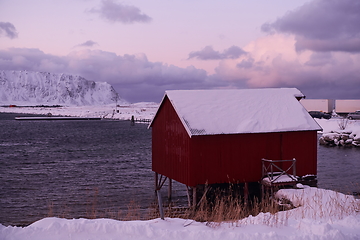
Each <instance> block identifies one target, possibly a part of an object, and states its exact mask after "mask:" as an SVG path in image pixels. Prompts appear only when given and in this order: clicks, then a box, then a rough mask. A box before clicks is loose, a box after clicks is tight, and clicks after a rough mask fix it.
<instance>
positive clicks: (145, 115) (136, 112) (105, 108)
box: [0, 102, 159, 120]
mask: <svg viewBox="0 0 360 240" xmlns="http://www.w3.org/2000/svg"><path fill="white" fill-rule="evenodd" d="M158 106H159V104H158V103H152V102H140V103H133V104H121V105H118V106H115V104H111V105H99V106H96V105H95V106H69V107H0V112H2V113H19V114H41V115H48V114H51V115H52V116H69V117H89V118H92V117H96V118H98V117H100V118H104V119H114V120H130V119H131V117H132V116H134V118H135V119H152V118H153V116H154V115H155V112H156V110H157V108H158Z"/></svg>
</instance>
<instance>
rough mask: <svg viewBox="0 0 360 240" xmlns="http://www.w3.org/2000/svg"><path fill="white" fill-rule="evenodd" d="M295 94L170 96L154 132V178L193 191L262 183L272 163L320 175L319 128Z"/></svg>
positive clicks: (277, 91)
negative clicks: (266, 163)
mask: <svg viewBox="0 0 360 240" xmlns="http://www.w3.org/2000/svg"><path fill="white" fill-rule="evenodd" d="M302 97H304V96H303V94H302V93H301V92H300V91H299V90H297V89H295V88H280V89H240V90H176V91H166V93H165V96H164V98H163V100H162V102H161V104H160V106H159V109H158V111H157V113H156V115H155V117H154V119H153V121H152V122H151V124H150V127H152V170H153V171H154V172H155V173H157V174H161V175H163V176H165V177H168V178H169V179H174V180H176V181H178V182H180V183H183V184H185V185H187V186H190V187H196V186H197V185H203V184H214V183H248V182H258V181H260V180H261V177H262V162H261V160H262V159H263V158H266V159H277V160H281V159H293V158H296V161H297V162H296V165H297V166H296V168H297V175H298V176H303V175H307V174H312V175H316V174H317V131H318V130H321V128H320V127H319V125H318V124H317V123H316V122H315V121H314V120H313V118H312V117H311V116H310V115H309V114H308V112H307V111H306V110H305V108H304V107H303V106H302V105H301V104H300V102H299V101H298V100H299V99H300V98H302Z"/></svg>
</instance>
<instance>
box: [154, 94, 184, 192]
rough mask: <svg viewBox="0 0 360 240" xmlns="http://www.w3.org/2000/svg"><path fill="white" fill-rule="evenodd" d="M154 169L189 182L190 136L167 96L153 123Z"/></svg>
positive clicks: (172, 177) (178, 179) (182, 181)
mask: <svg viewBox="0 0 360 240" xmlns="http://www.w3.org/2000/svg"><path fill="white" fill-rule="evenodd" d="M152 170H153V171H154V172H157V173H160V174H162V175H165V176H167V177H169V178H171V179H174V180H176V181H178V182H181V183H184V184H187V185H188V183H189V176H190V171H191V167H190V137H189V135H188V134H187V132H186V130H185V128H184V126H183V125H182V123H181V121H180V119H179V117H178V116H177V114H176V112H175V110H174V108H173V107H172V105H171V103H170V101H169V100H168V99H167V97H166V99H165V101H163V104H162V105H161V108H160V109H159V110H158V113H157V115H156V118H155V119H154V120H153V123H152Z"/></svg>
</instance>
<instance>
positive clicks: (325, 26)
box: [261, 0, 360, 52]
mask: <svg viewBox="0 0 360 240" xmlns="http://www.w3.org/2000/svg"><path fill="white" fill-rule="evenodd" d="M359 13H360V1H358V0H314V1H311V2H309V3H306V4H304V5H303V6H301V7H299V8H297V9H295V10H294V11H290V12H288V13H287V14H285V15H284V16H283V17H281V18H279V19H277V20H276V21H275V22H273V23H265V24H263V25H262V27H261V29H262V31H264V32H268V33H272V32H282V33H290V34H294V35H295V36H296V40H297V42H296V48H297V50H304V49H309V50H313V51H344V52H359V51H360V24H359V23H360V14H359Z"/></svg>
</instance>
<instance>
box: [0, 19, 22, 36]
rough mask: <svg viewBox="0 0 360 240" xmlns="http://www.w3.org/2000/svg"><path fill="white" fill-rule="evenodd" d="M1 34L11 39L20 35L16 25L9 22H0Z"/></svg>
mask: <svg viewBox="0 0 360 240" xmlns="http://www.w3.org/2000/svg"><path fill="white" fill-rule="evenodd" d="M1 35H4V36H5V37H8V38H11V39H14V38H17V37H18V33H17V32H16V28H15V26H14V25H13V24H12V23H9V22H0V36H1Z"/></svg>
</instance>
